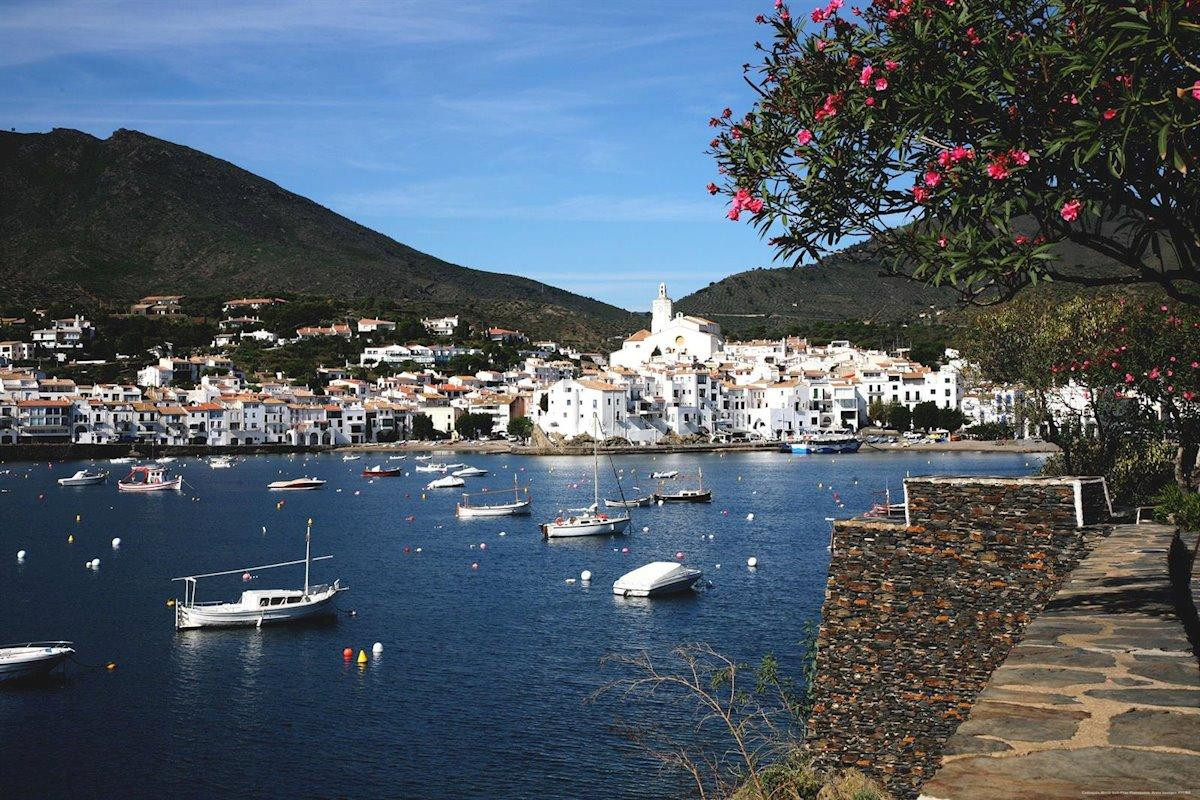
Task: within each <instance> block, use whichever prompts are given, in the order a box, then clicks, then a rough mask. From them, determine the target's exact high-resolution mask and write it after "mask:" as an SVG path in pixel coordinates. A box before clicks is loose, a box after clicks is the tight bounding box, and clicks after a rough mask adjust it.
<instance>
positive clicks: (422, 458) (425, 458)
mask: <svg viewBox="0 0 1200 800" xmlns="http://www.w3.org/2000/svg"><path fill="white" fill-rule="evenodd" d="M431 458H433V454H432V453H431V454H429V455H427V456H413V461H429V460H430V459H431Z"/></svg>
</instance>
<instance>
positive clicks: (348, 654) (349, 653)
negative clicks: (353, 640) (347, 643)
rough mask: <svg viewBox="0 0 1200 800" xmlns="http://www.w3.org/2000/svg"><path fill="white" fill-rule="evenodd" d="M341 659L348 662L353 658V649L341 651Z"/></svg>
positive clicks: (348, 648)
mask: <svg viewBox="0 0 1200 800" xmlns="http://www.w3.org/2000/svg"><path fill="white" fill-rule="evenodd" d="M342 658H344V659H346V660H347V661H349V660H350V659H352V658H354V648H353V647H347V648H346V649H345V650H343V651H342Z"/></svg>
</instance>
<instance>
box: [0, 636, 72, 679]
mask: <svg viewBox="0 0 1200 800" xmlns="http://www.w3.org/2000/svg"><path fill="white" fill-rule="evenodd" d="M74 653H75V650H74V648H72V647H71V642H25V643H23V644H6V645H0V683H4V682H6V681H18V680H28V679H30V678H40V677H42V676H44V675H48V674H49V673H50V671H51V670H53V669H54V668H55V667H57V666H58V665H59V664H61V663H63V662H64V661H66V660H67V659H68V658H70V657H71V656H72V655H73V654H74Z"/></svg>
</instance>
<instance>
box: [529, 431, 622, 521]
mask: <svg viewBox="0 0 1200 800" xmlns="http://www.w3.org/2000/svg"><path fill="white" fill-rule="evenodd" d="M596 424H597V426H599V419H597V422H596ZM614 474H615V472H614ZM619 480H620V479H619V478H618V484H619ZM592 498H593V500H592V504H591V505H590V506H588V507H587V508H580V509H575V510H574V513H569V514H568V515H566V516H564V515H563V513H561V512H560V514H559V516H557V517H555V519H554V521H553V522H543V523H542V524H541V525H540V526H539V527H540V528H541V530H542V536H544V537H546V538H547V539H570V538H575V537H579V536H605V535H609V534H615V533H624V532H625V529H626V528H628V527H629V513H628V512H626V513H620V512H618V513H615V514H612V515H609V514H605V513H604V512H602V511H601V510H600V436H599V435H597V436H596V437H595V444H593V446H592Z"/></svg>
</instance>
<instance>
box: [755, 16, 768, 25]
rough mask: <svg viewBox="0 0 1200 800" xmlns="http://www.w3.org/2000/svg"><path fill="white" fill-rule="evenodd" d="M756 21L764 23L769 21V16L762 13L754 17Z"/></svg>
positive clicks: (760, 23)
mask: <svg viewBox="0 0 1200 800" xmlns="http://www.w3.org/2000/svg"><path fill="white" fill-rule="evenodd" d="M754 21H755V22H757V23H758V24H759V25H762V24H763V23H764V22H766V21H767V18H766V17H765V16H763V15H762V14H759V15H758V16H757V17H755V18H754Z"/></svg>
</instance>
